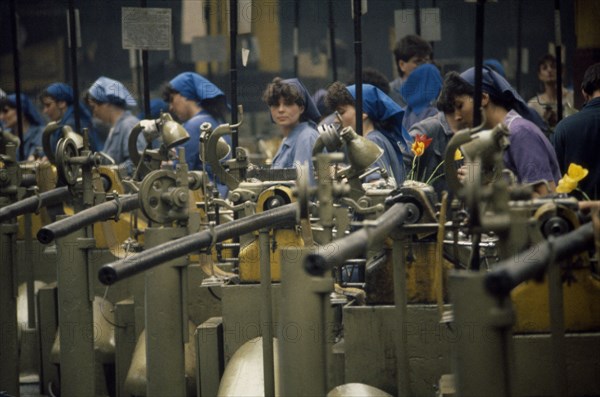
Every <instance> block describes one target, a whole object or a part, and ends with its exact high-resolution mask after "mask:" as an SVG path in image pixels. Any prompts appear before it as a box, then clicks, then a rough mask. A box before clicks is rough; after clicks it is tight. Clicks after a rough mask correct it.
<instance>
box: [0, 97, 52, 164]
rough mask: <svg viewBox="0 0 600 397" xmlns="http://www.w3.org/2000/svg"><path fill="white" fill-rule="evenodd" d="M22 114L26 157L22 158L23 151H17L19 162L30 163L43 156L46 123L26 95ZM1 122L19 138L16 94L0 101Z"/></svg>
mask: <svg viewBox="0 0 600 397" xmlns="http://www.w3.org/2000/svg"><path fill="white" fill-rule="evenodd" d="M21 112H22V117H21V119H22V123H23V142H21V145H22V146H23V153H24V157H21V154H20V153H21V151H20V150H17V161H30V160H34V159H35V158H37V157H41V156H43V151H42V134H43V133H44V126H45V124H46V123H45V121H44V119H43V118H42V116H41V115H40V113H39V112H38V111H37V109H36V108H35V105H34V104H33V102H31V100H29V98H28V97H27V96H26V95H24V94H21ZM0 121H1V122H2V123H3V124H4V128H7V129H10V131H11V133H12V135H14V136H18V132H17V128H18V121H17V95H16V94H10V95H7V96H6V97H4V98H2V99H0Z"/></svg>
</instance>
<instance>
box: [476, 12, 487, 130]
mask: <svg viewBox="0 0 600 397" xmlns="http://www.w3.org/2000/svg"><path fill="white" fill-rule="evenodd" d="M484 6H485V0H477V5H476V8H475V92H474V95H473V125H474V126H478V125H479V124H481V79H482V67H483V25H484V17H485V14H484Z"/></svg>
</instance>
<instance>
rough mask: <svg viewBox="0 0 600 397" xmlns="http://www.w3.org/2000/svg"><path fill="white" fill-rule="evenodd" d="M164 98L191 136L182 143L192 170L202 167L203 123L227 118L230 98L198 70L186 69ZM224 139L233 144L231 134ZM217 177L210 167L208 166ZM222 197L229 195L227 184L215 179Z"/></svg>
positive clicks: (211, 176)
mask: <svg viewBox="0 0 600 397" xmlns="http://www.w3.org/2000/svg"><path fill="white" fill-rule="evenodd" d="M163 99H164V100H165V102H167V103H168V104H169V111H170V112H171V113H173V114H174V115H175V117H176V118H177V119H178V120H179V121H181V122H183V128H185V130H186V131H187V132H188V134H190V139H189V140H188V141H187V142H186V143H184V144H183V148H184V149H185V157H186V162H187V164H188V166H189V168H190V170H202V169H204V166H203V164H202V160H200V126H201V125H202V123H209V124H210V125H211V126H212V128H216V127H217V126H218V125H219V124H222V123H224V122H225V114H226V112H227V100H226V98H225V94H224V93H223V91H221V90H220V89H219V87H217V86H216V85H214V84H213V83H211V82H210V81H209V80H207V79H205V78H204V77H202V76H200V75H199V74H198V73H192V72H184V73H181V74H179V75H177V76H176V77H175V78H174V79H172V80H171V81H170V82H169V85H168V86H167V87H166V88H165V90H164V92H163ZM224 138H225V140H226V141H227V143H228V144H229V145H231V136H229V135H226V136H225V137H224ZM205 171H206V172H207V173H208V175H209V177H210V179H211V180H214V175H213V174H212V172H211V170H210V167H208V165H207V167H206V170H205ZM216 186H217V190H218V191H219V194H220V195H221V197H227V191H228V189H227V186H226V185H224V184H221V183H219V181H216Z"/></svg>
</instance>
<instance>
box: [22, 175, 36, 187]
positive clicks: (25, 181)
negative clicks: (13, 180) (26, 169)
mask: <svg viewBox="0 0 600 397" xmlns="http://www.w3.org/2000/svg"><path fill="white" fill-rule="evenodd" d="M35 185H37V178H36V176H35V175H34V174H25V175H23V176H22V177H21V186H22V187H31V186H35Z"/></svg>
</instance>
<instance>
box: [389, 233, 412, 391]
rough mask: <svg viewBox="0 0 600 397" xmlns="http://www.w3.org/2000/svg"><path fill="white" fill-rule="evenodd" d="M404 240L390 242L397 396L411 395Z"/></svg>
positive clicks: (397, 239) (395, 239)
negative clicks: (394, 315) (394, 313)
mask: <svg viewBox="0 0 600 397" xmlns="http://www.w3.org/2000/svg"><path fill="white" fill-rule="evenodd" d="M405 242H406V241H405V240H404V239H401V238H394V241H393V243H392V261H393V266H392V273H393V278H394V306H395V309H396V310H395V312H396V320H397V321H398V324H397V326H398V328H397V329H398V332H396V333H395V335H396V337H395V338H394V339H395V344H396V390H397V391H396V394H397V395H399V396H412V392H411V387H410V364H409V361H408V340H407V328H406V325H407V324H408V314H407V309H406V306H407V304H408V297H407V295H406V253H405V252H404V245H405Z"/></svg>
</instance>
